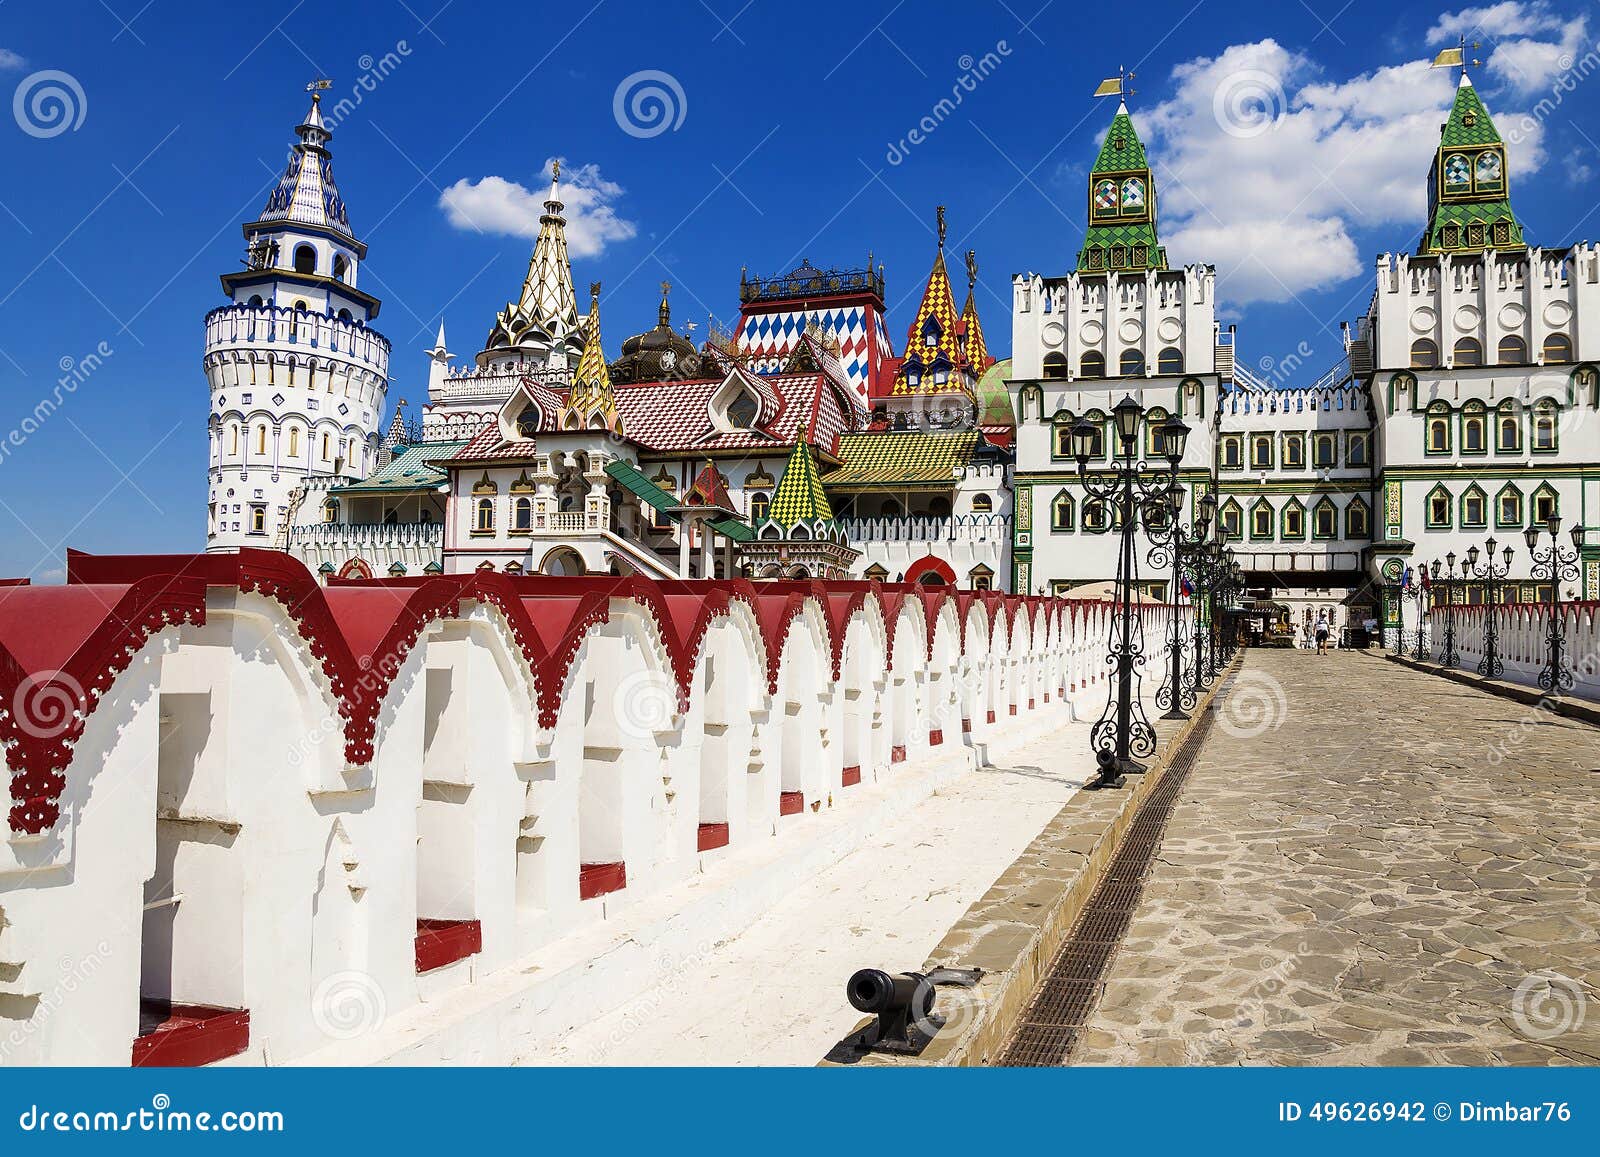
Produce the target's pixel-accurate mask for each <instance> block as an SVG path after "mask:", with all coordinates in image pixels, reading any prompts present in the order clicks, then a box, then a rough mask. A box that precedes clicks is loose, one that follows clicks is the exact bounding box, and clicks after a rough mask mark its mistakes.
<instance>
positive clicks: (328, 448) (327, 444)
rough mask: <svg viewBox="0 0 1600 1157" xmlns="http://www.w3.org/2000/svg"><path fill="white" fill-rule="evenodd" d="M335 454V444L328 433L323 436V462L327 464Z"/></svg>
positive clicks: (324, 432) (325, 432)
mask: <svg viewBox="0 0 1600 1157" xmlns="http://www.w3.org/2000/svg"><path fill="white" fill-rule="evenodd" d="M332 454H333V444H332V442H331V441H330V440H329V438H328V433H327V431H323V434H322V460H323V461H324V462H326V461H327V460H328V459H329V458H330V457H331V456H332Z"/></svg>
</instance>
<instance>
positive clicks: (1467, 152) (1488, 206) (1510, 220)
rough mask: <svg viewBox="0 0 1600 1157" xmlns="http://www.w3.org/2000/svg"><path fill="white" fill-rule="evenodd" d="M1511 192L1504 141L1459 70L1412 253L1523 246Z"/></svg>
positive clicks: (1429, 179)
mask: <svg viewBox="0 0 1600 1157" xmlns="http://www.w3.org/2000/svg"><path fill="white" fill-rule="evenodd" d="M1510 192H1511V190H1510V184H1509V178H1508V174H1507V172H1506V147H1505V143H1504V142H1503V141H1501V139H1500V134H1499V133H1498V132H1497V131H1496V130H1495V127H1494V121H1493V120H1492V119H1491V118H1490V116H1489V110H1488V109H1486V108H1484V107H1483V101H1481V100H1480V99H1478V92H1477V90H1476V89H1475V88H1473V87H1472V81H1470V80H1468V79H1467V76H1466V74H1465V73H1463V74H1462V76H1461V84H1460V87H1458V88H1457V89H1456V99H1455V104H1453V105H1452V106H1451V108H1450V119H1449V121H1448V122H1446V124H1445V126H1444V131H1443V132H1442V133H1441V135H1440V138H1439V150H1438V152H1437V153H1436V154H1435V155H1434V159H1433V168H1432V169H1431V170H1430V171H1429V173H1428V228H1427V230H1426V231H1425V232H1424V233H1423V234H1422V239H1421V240H1420V241H1418V242H1417V252H1418V253H1419V254H1422V253H1471V252H1476V251H1480V250H1484V249H1520V248H1522V247H1523V244H1524V243H1523V240H1522V224H1521V223H1520V222H1519V221H1518V220H1517V215H1516V214H1515V213H1514V212H1512V210H1511V197H1510Z"/></svg>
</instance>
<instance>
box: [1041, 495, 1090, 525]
mask: <svg viewBox="0 0 1600 1157" xmlns="http://www.w3.org/2000/svg"><path fill="white" fill-rule="evenodd" d="M1073 506H1074V504H1073V501H1072V495H1070V494H1068V493H1067V492H1066V491H1065V490H1063V491H1061V493H1059V494H1057V495H1056V497H1055V501H1054V502H1052V503H1051V504H1050V529H1051V530H1052V531H1054V532H1055V533H1056V534H1065V533H1067V532H1068V531H1070V530H1071V529H1072V515H1073ZM1088 517H1089V515H1088V510H1087V508H1086V509H1085V511H1084V523H1085V525H1087V524H1088Z"/></svg>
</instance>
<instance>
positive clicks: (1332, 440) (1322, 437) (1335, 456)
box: [1311, 430, 1339, 470]
mask: <svg viewBox="0 0 1600 1157" xmlns="http://www.w3.org/2000/svg"><path fill="white" fill-rule="evenodd" d="M1320 446H1328V447H1330V448H1331V449H1332V453H1331V454H1330V455H1329V457H1330V459H1331V460H1330V461H1328V462H1319V461H1317V459H1318V457H1319V455H1318V453H1317V448H1318V447H1320ZM1311 468H1312V469H1313V470H1337V469H1338V468H1339V435H1338V434H1337V433H1335V432H1333V431H1332V430H1313V431H1312V432H1311Z"/></svg>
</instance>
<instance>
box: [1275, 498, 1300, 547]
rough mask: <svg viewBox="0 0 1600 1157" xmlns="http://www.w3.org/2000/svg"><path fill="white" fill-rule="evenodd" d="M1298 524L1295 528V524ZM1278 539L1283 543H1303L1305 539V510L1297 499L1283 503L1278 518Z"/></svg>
mask: <svg viewBox="0 0 1600 1157" xmlns="http://www.w3.org/2000/svg"><path fill="white" fill-rule="evenodd" d="M1296 523H1297V524H1298V526H1296V525H1295V524H1296ZM1278 525H1279V532H1278V533H1279V537H1280V538H1282V539H1283V540H1284V541H1285V542H1304V541H1305V537H1306V508H1305V507H1304V506H1302V505H1301V504H1300V501H1299V500H1298V499H1294V498H1291V499H1290V500H1289V501H1288V502H1286V503H1284V505H1283V510H1282V512H1281V513H1280V514H1279V517H1278Z"/></svg>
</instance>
